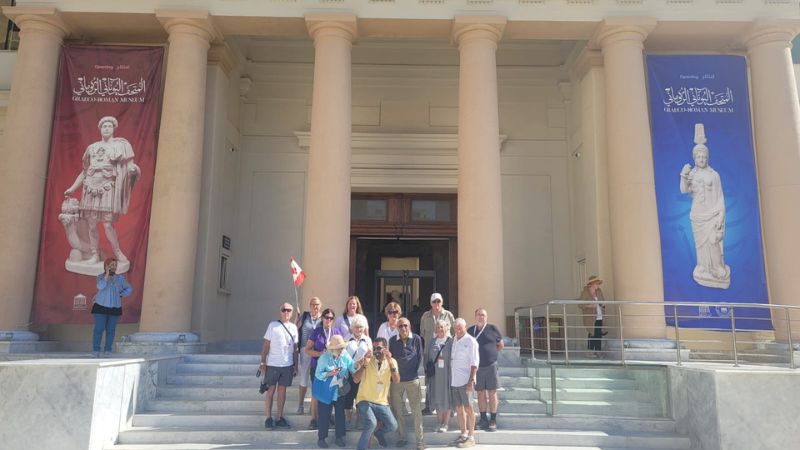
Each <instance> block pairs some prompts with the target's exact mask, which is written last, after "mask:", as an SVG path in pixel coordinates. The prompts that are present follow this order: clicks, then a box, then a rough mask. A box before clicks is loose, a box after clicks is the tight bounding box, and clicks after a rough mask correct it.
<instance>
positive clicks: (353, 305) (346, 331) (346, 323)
mask: <svg viewBox="0 0 800 450" xmlns="http://www.w3.org/2000/svg"><path fill="white" fill-rule="evenodd" d="M356 317H359V318H361V319H364V323H365V324H366V323H368V322H367V318H366V316H364V308H362V307H361V300H359V299H358V296H355V295H352V296H350V297H349V298H348V299H347V303H346V304H345V307H344V312H343V313H342V315H341V316H339V317H337V318H336V323H334V324H333V326H335V327H336V328H338V329H339V331H341V332H342V337H344V340H345V342H346V341H348V340H349V339H350V338H351V337H352V336H353V332H352V330H351V329H352V328H353V321H354V320H355V319H356ZM364 328H365V332H366V333H367V334H369V325H368V324H367V325H365V326H364Z"/></svg>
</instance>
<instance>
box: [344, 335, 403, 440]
mask: <svg viewBox="0 0 800 450" xmlns="http://www.w3.org/2000/svg"><path fill="white" fill-rule="evenodd" d="M353 381H355V382H356V383H360V385H359V387H358V395H357V396H356V408H357V409H358V416H359V417H361V420H363V425H364V431H363V432H362V433H361V438H360V439H359V440H358V446H357V447H356V448H357V449H358V450H364V449H366V448H367V447H368V446H369V438H370V436H371V435H372V433H373V432H374V433H375V437H376V438H377V439H378V443H379V444H380V445H381V447H383V448H386V438H385V437H384V434H385V433H390V432H392V431H394V430H395V429H397V421H396V420H395V418H394V416H393V415H392V411H391V409H390V408H389V399H388V397H389V385H390V384H391V383H399V382H400V374H399V373H398V372H397V361H395V360H394V358H392V354H391V353H389V346H388V344H387V342H386V339H384V338H376V339H375V340H374V341H372V352H367V354H366V355H365V356H364V358H363V359H361V360H359V361H356V373H355V374H353ZM379 421H380V422H381V423H382V424H383V428H381V429H380V430H378V431H375V428H376V427H377V426H378V422H379Z"/></svg>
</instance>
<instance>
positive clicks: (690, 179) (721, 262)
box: [680, 123, 731, 289]
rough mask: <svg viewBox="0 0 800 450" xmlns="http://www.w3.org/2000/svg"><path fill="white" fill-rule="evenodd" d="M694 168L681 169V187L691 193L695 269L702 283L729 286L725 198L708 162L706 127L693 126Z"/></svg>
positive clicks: (696, 278) (696, 275) (694, 272)
mask: <svg viewBox="0 0 800 450" xmlns="http://www.w3.org/2000/svg"><path fill="white" fill-rule="evenodd" d="M694 144H695V145H694V148H693V149H692V157H693V158H694V163H695V165H694V167H693V168H692V167H691V166H690V165H689V164H686V165H684V166H683V169H682V170H681V182H680V189H681V192H682V193H684V194H690V195H691V196H692V209H691V212H690V213H689V220H690V221H691V222H692V234H693V235H694V245H695V251H696V253H697V264H696V266H695V268H694V271H693V272H692V276H693V278H694V280H695V281H696V282H697V283H698V284H700V285H701V286H706V287H711V288H718V289H727V288H728V287H729V286H730V284H731V269H730V267H728V266H727V265H726V264H725V249H724V247H723V238H724V237H725V197H724V195H723V192H722V181H721V180H720V177H719V174H718V173H717V171H715V170H714V169H712V168H711V167H710V166H709V165H708V147H706V145H705V144H706V133H705V127H704V126H703V124H702V123H698V124H695V126H694Z"/></svg>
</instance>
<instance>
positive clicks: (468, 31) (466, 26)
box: [451, 16, 508, 47]
mask: <svg viewBox="0 0 800 450" xmlns="http://www.w3.org/2000/svg"><path fill="white" fill-rule="evenodd" d="M506 23H508V19H507V18H505V17H503V16H456V17H455V18H454V19H453V29H452V33H451V36H452V41H453V43H455V44H457V45H458V46H459V47H461V45H462V44H463V43H464V42H466V41H469V40H471V39H476V38H477V39H489V40H490V41H492V42H494V43H495V44H497V43H498V42H500V39H502V38H503V32H504V31H505V29H506Z"/></svg>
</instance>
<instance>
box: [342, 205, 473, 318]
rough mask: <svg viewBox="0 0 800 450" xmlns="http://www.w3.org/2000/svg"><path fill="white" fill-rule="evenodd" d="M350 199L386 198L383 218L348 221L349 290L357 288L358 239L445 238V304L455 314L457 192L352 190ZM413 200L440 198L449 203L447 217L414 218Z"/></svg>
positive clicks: (456, 307) (456, 309)
mask: <svg viewBox="0 0 800 450" xmlns="http://www.w3.org/2000/svg"><path fill="white" fill-rule="evenodd" d="M351 198H352V199H353V200H357V199H358V200H360V199H369V200H386V217H385V220H354V219H351V221H350V270H349V278H350V282H349V290H350V292H355V287H356V247H357V240H358V239H359V238H386V239H397V240H402V239H425V238H437V239H447V241H448V249H449V250H448V252H449V256H448V258H449V261H448V286H447V287H448V291H449V297H450V298H449V299H448V304H449V305H448V306H449V307H450V311H451V312H452V313H453V314H455V315H458V225H457V217H458V210H457V207H458V202H457V200H458V197H457V195H456V194H397V193H353V194H352V197H351ZM414 200H439V201H448V202H449V203H450V220H447V221H439V222H421V221H414V220H412V217H411V202H412V201H414Z"/></svg>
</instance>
